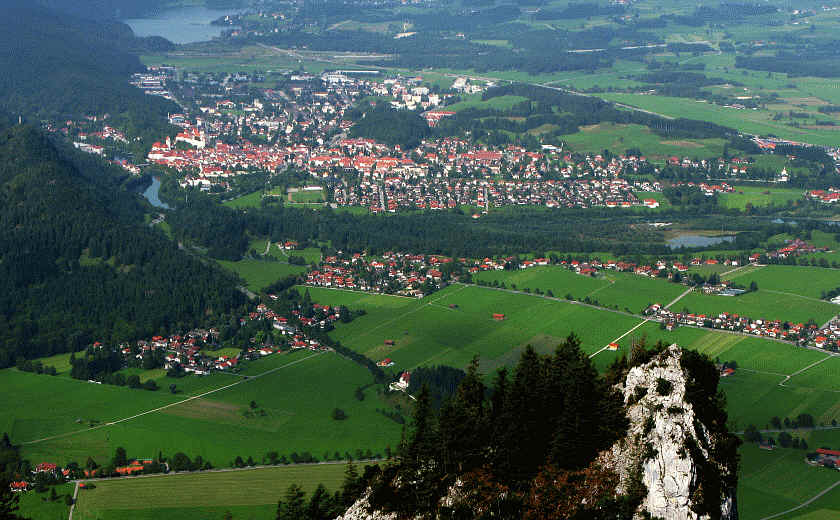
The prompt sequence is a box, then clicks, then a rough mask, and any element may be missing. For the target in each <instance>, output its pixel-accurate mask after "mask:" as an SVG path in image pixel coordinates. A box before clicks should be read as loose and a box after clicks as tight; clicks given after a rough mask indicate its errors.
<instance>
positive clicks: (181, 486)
mask: <svg viewBox="0 0 840 520" xmlns="http://www.w3.org/2000/svg"><path fill="white" fill-rule="evenodd" d="M344 470H345V466H344V464H327V465H292V466H278V467H272V468H259V469H249V470H243V471H229V472H223V473H207V472H202V473H192V474H181V475H172V476H159V477H146V478H139V479H131V480H111V481H104V482H95V485H96V487H95V488H94V489H87V490H80V492H79V498H78V502H77V505H76V511H75V514H74V518H77V519H79V520H111V519H114V520H146V519H160V518H167V519H172V520H178V519H185V520H192V519H195V518H222V515H224V513H225V512H228V511H229V512H231V513H232V514H233V518H236V519H260V520H265V519H267V518H273V517H274V516H275V515H276V512H277V501H278V500H279V499H280V498H281V497H282V496H283V494H284V493H285V492H286V489H287V488H288V487H289V486H290V485H291V484H298V485H300V486H301V487H302V488H303V490H304V491H305V492H307V493H311V492H312V491H313V490H314V489H315V488H316V487H317V486H318V484H324V486H325V487H326V488H327V490H328V491H330V492H333V491H337V490H338V489H339V488H340V487H341V482H342V480H343V478H344ZM66 516H67V515H66V513H65V516H64V518H66ZM39 518H40V517H39Z"/></svg>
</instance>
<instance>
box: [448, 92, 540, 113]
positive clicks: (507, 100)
mask: <svg viewBox="0 0 840 520" xmlns="http://www.w3.org/2000/svg"><path fill="white" fill-rule="evenodd" d="M527 99H528V98H525V97H522V96H498V97H494V98H490V99H488V100H487V101H483V100H482V99H481V94H472V95H467V96H465V97H464V99H463V100H462V101H459V102H458V103H454V104H452V105H449V106H447V107H446V110H452V111H454V112H458V111H459V110H464V109H467V108H481V109H491V110H508V109H510V108H511V107H513V106H514V105H516V104H518V103H522V102H523V101H527Z"/></svg>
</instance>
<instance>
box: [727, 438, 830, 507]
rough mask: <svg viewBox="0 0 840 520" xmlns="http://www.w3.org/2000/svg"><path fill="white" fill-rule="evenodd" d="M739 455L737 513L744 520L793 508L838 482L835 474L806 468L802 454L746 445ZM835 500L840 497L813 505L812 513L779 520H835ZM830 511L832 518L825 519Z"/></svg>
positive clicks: (826, 497)
mask: <svg viewBox="0 0 840 520" xmlns="http://www.w3.org/2000/svg"><path fill="white" fill-rule="evenodd" d="M739 452H740V454H741V474H740V478H739V482H738V509H739V512H740V513H741V518H743V519H744V520H758V519H760V518H764V517H765V516H768V515H772V514H775V513H779V512H782V511H785V510H787V509H790V508H792V507H795V506H797V505H799V504H800V503H802V502H804V501H806V500H808V499H810V498H811V497H813V496H814V495H816V494H817V493H818V492H819V491H821V490H823V489H825V488H827V487H828V486H830V485H831V484H833V483H835V482H837V481H838V480H840V474H838V472H837V471H835V470H830V469H825V468H820V467H812V466H809V465H807V464H805V452H804V451H802V450H795V449H792V448H787V449H785V448H777V449H775V450H773V451H767V450H762V449H760V448H759V447H758V446H756V445H754V444H747V445H744V446H742V447H741V449H740V450H739ZM836 489H837V488H835V490H836ZM838 498H840V494H837V493H836V492H835V493H832V494H831V495H827V496H825V497H823V499H822V500H821V501H820V502H817V503H815V504H814V510H811V511H807V510H800V511H797V512H795V513H791V514H789V515H786V516H784V517H781V518H784V519H787V520H792V519H794V518H795V519H798V520H818V519H819V520H821V519H823V518H824V519H826V520H827V519H829V518H837V515H838V514H840V512H838V511H840V507H838V506H840V501H838ZM829 511H830V512H833V516H832V515H826V513H828V512H829Z"/></svg>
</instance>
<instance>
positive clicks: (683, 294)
mask: <svg viewBox="0 0 840 520" xmlns="http://www.w3.org/2000/svg"><path fill="white" fill-rule="evenodd" d="M693 290H694V288H693V287H689V288H688V289H686V290H685V291H684V292H683V293H682V294H680V295H679V296H677V297H676V298H674V301H672V302H671V303H669V304H668V305H666V306H665V308H666V309H670V308H671V305H674V304H675V303H677V302H678V301H680V300H682V299H683V298H684V297H685V296H686V295H688V294H689V293H690V292H691V291H693Z"/></svg>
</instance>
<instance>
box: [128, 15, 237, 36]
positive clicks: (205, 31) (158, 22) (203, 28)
mask: <svg viewBox="0 0 840 520" xmlns="http://www.w3.org/2000/svg"><path fill="white" fill-rule="evenodd" d="M226 14H234V13H233V12H232V11H228V10H222V9H208V8H206V7H202V6H194V7H179V8H177V9H166V10H163V11H160V12H158V13H155V14H153V15H150V16H149V17H147V18H129V19H126V20H123V22H124V23H126V24H128V26H129V27H131V30H132V31H134V34H135V35H137V36H163V37H164V38H166V39H167V40H169V41H171V42H172V43H194V42H204V41H209V40H212V39H213V38H215V37H218V36H220V35H221V34H222V30H223V29H225V28H229V27H228V26H225V27H222V26H218V25H210V22H212V21H213V20H216V19H218V18H221V17H222V16H224V15H226Z"/></svg>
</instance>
